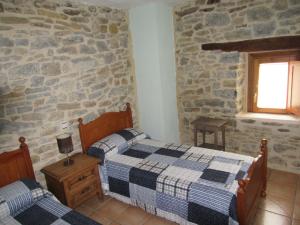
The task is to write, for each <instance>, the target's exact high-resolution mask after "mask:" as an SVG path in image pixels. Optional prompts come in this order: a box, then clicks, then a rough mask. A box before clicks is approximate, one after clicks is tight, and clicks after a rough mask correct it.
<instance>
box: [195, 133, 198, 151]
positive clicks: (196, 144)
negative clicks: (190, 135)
mask: <svg viewBox="0 0 300 225" xmlns="http://www.w3.org/2000/svg"><path fill="white" fill-rule="evenodd" d="M197 136H198V135H197V129H194V145H195V146H196V147H197V146H198V140H197Z"/></svg>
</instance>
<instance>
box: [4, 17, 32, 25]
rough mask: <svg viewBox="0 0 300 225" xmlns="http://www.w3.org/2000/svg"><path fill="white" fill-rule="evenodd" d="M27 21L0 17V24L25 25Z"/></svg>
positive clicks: (20, 18) (21, 18)
mask: <svg viewBox="0 0 300 225" xmlns="http://www.w3.org/2000/svg"><path fill="white" fill-rule="evenodd" d="M28 22H29V21H28V19H26V18H23V17H12V16H11V17H10V16H0V24H26V23H28Z"/></svg>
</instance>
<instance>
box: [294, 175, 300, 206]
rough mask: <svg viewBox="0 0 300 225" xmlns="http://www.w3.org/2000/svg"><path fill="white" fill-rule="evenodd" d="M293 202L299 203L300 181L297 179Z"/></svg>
mask: <svg viewBox="0 0 300 225" xmlns="http://www.w3.org/2000/svg"><path fill="white" fill-rule="evenodd" d="M295 202H296V203H299V204H300V181H298V185H297V190H296V198H295Z"/></svg>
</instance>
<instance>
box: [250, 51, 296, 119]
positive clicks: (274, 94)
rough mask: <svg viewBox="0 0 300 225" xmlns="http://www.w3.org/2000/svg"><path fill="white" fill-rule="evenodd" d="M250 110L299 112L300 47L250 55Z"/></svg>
mask: <svg viewBox="0 0 300 225" xmlns="http://www.w3.org/2000/svg"><path fill="white" fill-rule="evenodd" d="M248 59H249V71H248V79H249V80H248V83H249V84H248V111H250V112H258V113H292V114H295V115H300V61H297V60H300V50H299V51H285V52H278V51H276V52H264V53H252V54H249V58H248Z"/></svg>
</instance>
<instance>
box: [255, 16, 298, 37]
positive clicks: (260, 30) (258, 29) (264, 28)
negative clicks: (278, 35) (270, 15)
mask: <svg viewBox="0 0 300 225" xmlns="http://www.w3.org/2000/svg"><path fill="white" fill-rule="evenodd" d="M299 12H300V11H299ZM275 29H276V23H275V21H271V22H267V23H258V24H254V25H253V32H254V35H255V36H256V37H262V36H270V35H272V34H273V33H274V31H275Z"/></svg>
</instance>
